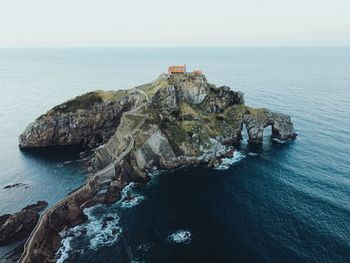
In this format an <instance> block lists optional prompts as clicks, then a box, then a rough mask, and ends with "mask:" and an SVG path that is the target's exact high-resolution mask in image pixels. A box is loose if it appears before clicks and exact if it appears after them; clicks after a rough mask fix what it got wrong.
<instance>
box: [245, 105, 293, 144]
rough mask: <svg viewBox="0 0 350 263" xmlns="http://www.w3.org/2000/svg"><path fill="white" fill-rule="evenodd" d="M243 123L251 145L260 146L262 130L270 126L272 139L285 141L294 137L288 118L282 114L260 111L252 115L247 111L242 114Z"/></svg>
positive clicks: (291, 124)
mask: <svg viewBox="0 0 350 263" xmlns="http://www.w3.org/2000/svg"><path fill="white" fill-rule="evenodd" d="M243 123H244V124H245V125H246V127H247V131H248V136H249V141H250V142H251V143H256V144H261V143H262V141H263V132H264V128H266V127H267V126H270V125H271V126H272V137H273V138H277V139H279V140H282V141H286V140H289V139H294V138H295V137H296V133H295V131H294V127H293V123H292V121H291V118H290V116H288V115H285V114H282V113H276V112H271V111H269V110H266V109H262V110H260V111H259V112H258V113H255V114H254V113H251V112H250V111H249V110H248V111H246V112H245V113H244V114H243Z"/></svg>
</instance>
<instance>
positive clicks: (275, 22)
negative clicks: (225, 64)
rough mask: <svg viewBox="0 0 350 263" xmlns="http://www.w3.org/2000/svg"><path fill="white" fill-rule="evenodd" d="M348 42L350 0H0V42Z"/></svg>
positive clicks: (76, 44) (77, 44) (142, 44)
mask: <svg viewBox="0 0 350 263" xmlns="http://www.w3.org/2000/svg"><path fill="white" fill-rule="evenodd" d="M95 46H96V47H104V46H108V47H148V46H151V47H158V46H171V47H172V46H174V47H182V46H184V47H185V46H200V47H201V46H203V47H207V46H350V0H202V1H199V0H173V1H168V0H0V47H95Z"/></svg>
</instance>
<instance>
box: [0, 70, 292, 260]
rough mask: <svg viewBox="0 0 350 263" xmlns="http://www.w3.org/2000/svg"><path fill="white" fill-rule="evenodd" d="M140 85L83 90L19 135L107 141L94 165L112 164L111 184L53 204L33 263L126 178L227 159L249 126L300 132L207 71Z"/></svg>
mask: <svg viewBox="0 0 350 263" xmlns="http://www.w3.org/2000/svg"><path fill="white" fill-rule="evenodd" d="M138 89H140V90H141V91H138V96H134V95H133V93H130V92H125V91H124V92H109V93H104V92H101V91H99V92H95V93H89V94H86V95H83V96H81V97H78V98H76V99H74V100H71V101H68V102H66V103H64V104H61V105H59V106H57V107H55V108H53V109H52V110H50V111H49V112H48V113H46V114H44V115H42V116H41V117H39V118H38V119H37V120H36V121H35V122H34V123H33V124H31V125H29V126H28V127H27V129H26V130H25V131H24V132H23V134H22V135H21V136H20V147H21V148H28V147H42V146H51V145H75V144H85V145H90V146H95V145H98V144H99V143H102V144H103V145H101V146H99V147H97V148H96V149H95V154H94V160H93V165H94V167H95V170H99V171H100V170H101V169H102V171H103V172H105V170H106V169H103V168H106V167H107V168H108V169H109V170H110V171H112V172H113V173H112V175H111V177H108V176H109V174H108V173H109V172H108V173H107V175H108V176H107V177H108V178H109V179H108V180H107V185H105V183H106V180H105V179H106V178H107V177H105V178H103V179H101V178H100V179H101V180H99V179H98V177H93V178H92V180H90V181H89V183H88V185H85V186H83V187H82V188H81V189H79V190H77V191H74V192H73V193H71V194H70V195H69V196H68V197H67V198H66V199H64V200H63V201H62V202H60V203H59V204H58V205H57V207H54V209H52V211H51V210H50V209H49V210H48V211H49V213H46V214H45V215H44V219H43V223H42V225H41V228H40V230H39V231H37V232H36V233H35V236H34V237H33V240H34V242H30V245H29V247H28V248H27V250H26V252H27V253H26V256H27V258H30V259H31V260H32V261H33V262H45V260H48V259H52V260H53V258H54V255H55V252H56V251H57V248H58V246H59V238H60V237H59V234H58V232H59V231H61V230H62V229H64V227H67V226H74V225H76V224H79V223H81V222H83V221H84V220H85V219H86V217H85V215H84V213H83V211H82V209H83V208H84V207H86V206H89V205H93V204H96V203H98V202H107V203H111V202H114V201H116V200H117V199H118V198H119V197H120V191H121V189H122V188H123V187H124V186H125V185H126V184H128V183H129V182H142V183H144V182H146V181H147V180H148V179H149V177H148V172H149V171H150V170H151V169H153V168H154V167H157V168H160V169H172V168H177V167H180V166H189V165H195V164H199V163H209V165H211V166H218V165H220V160H221V157H223V156H225V157H226V156H232V154H233V152H234V148H233V144H234V143H237V142H239V140H240V139H241V137H242V136H241V131H242V127H243V124H245V126H246V127H247V130H248V134H249V141H250V142H251V143H261V142H262V138H263V129H264V128H265V127H267V126H269V125H271V126H272V136H273V137H275V138H278V139H280V140H289V139H294V138H295V136H296V134H295V132H294V127H293V123H292V122H291V118H290V117H289V116H288V115H285V114H281V113H274V112H271V111H269V110H266V109H253V108H250V107H248V106H246V105H245V104H244V97H243V93H241V92H237V91H233V90H231V89H230V88H228V87H225V86H224V87H216V86H215V85H212V84H210V83H208V82H207V80H206V78H205V76H204V75H196V74H191V73H189V74H186V75H176V76H175V75H168V74H162V75H161V76H160V77H159V78H158V79H157V80H156V81H154V82H152V83H150V84H145V85H142V86H139V87H138ZM140 94H147V95H148V96H147V97H148V98H149V100H147V99H148V98H147V99H146V98H144V97H143V96H141V97H142V100H143V102H142V104H140V103H139V102H140V100H141V97H140ZM135 105H137V106H135ZM110 168H111V169H110ZM96 174H99V173H96ZM96 174H95V175H96ZM8 219H9V217H7V216H5V217H4V218H3V219H2V220H3V221H4V222H5V221H7V220H8Z"/></svg>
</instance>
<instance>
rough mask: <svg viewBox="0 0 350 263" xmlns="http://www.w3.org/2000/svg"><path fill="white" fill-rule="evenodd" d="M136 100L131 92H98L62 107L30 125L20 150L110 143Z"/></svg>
mask: <svg viewBox="0 0 350 263" xmlns="http://www.w3.org/2000/svg"><path fill="white" fill-rule="evenodd" d="M134 103H135V98H134V96H133V95H132V94H129V93H128V92H127V91H94V92H90V93H87V94H84V95H81V96H79V97H76V98H75V99H72V100H69V101H67V102H65V103H63V104H61V105H58V106H56V107H54V108H53V109H51V110H50V111H48V112H47V113H45V114H43V115H41V116H40V117H39V118H38V119H37V120H36V121H34V122H33V123H31V124H29V125H28V127H27V128H26V129H25V131H24V132H23V133H22V134H21V135H20V137H19V147H20V148H35V147H45V146H54V145H80V144H81V145H88V146H90V147H94V146H97V145H99V144H102V143H106V142H107V141H108V139H109V138H110V137H111V136H112V135H113V134H114V133H115V131H116V129H117V127H118V125H119V120H120V117H121V115H122V113H123V112H124V111H128V110H130V108H131V107H132V106H133V105H134Z"/></svg>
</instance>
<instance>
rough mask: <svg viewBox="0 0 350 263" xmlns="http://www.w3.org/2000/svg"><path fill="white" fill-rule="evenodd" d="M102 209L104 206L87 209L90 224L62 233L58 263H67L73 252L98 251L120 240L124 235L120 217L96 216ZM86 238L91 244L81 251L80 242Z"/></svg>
mask: <svg viewBox="0 0 350 263" xmlns="http://www.w3.org/2000/svg"><path fill="white" fill-rule="evenodd" d="M101 208H102V205H97V206H94V207H90V208H85V209H84V213H85V214H86V215H87V217H88V222H86V223H84V224H81V225H78V226H76V227H73V228H69V229H66V230H63V231H62V232H60V236H61V238H62V239H61V247H60V249H59V250H58V252H57V254H56V259H57V262H59V263H62V262H65V261H66V260H67V259H68V257H69V255H70V252H72V251H74V253H82V254H83V253H84V252H85V250H86V249H92V250H97V249H98V248H100V247H104V246H110V245H113V244H114V243H115V242H116V241H118V240H119V237H120V234H121V233H122V228H121V227H120V225H119V220H120V218H119V216H118V215H117V214H115V213H107V214H104V215H102V216H101V217H99V216H98V215H95V214H100V212H99V211H98V210H99V209H101ZM96 212H97V213H96ZM84 236H86V237H87V240H88V242H89V244H87V245H84V246H83V247H84V249H82V250H79V249H77V247H79V248H80V247H82V244H81V242H79V240H82V239H81V238H82V237H84ZM76 246H77V247H76Z"/></svg>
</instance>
